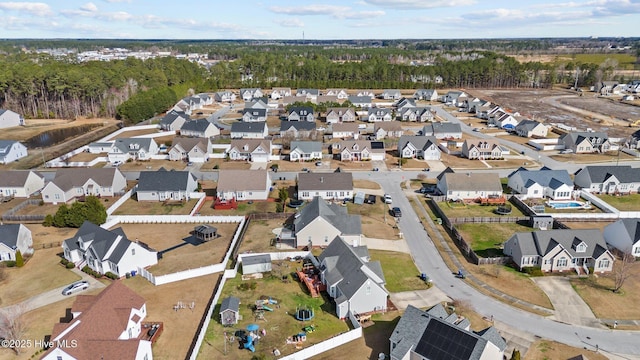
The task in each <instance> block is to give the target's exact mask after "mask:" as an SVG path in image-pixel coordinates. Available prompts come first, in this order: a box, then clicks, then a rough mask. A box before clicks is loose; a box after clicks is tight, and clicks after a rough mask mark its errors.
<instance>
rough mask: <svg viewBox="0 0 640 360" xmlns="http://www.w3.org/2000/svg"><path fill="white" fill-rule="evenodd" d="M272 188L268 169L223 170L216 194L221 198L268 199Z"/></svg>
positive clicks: (227, 199)
mask: <svg viewBox="0 0 640 360" xmlns="http://www.w3.org/2000/svg"><path fill="white" fill-rule="evenodd" d="M270 190H271V178H270V177H269V172H268V171H267V170H221V171H220V172H219V174H218V188H217V189H216V194H217V197H218V199H221V200H226V201H231V200H232V199H235V200H236V201H245V200H267V198H268V197H269V192H270Z"/></svg>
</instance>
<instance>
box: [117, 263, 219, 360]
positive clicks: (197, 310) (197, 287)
mask: <svg viewBox="0 0 640 360" xmlns="http://www.w3.org/2000/svg"><path fill="white" fill-rule="evenodd" d="M218 277H219V274H213V275H207V276H200V277H197V278H193V279H188V280H183V281H177V282H174V283H170V284H165V285H161V286H154V285H153V284H151V283H150V282H148V281H147V280H145V279H144V278H142V277H141V276H136V277H133V278H131V279H125V280H121V281H124V282H125V285H127V286H129V287H130V288H131V289H133V290H134V291H135V292H137V293H138V294H139V295H140V296H142V297H143V298H144V299H145V300H146V304H147V314H148V315H147V318H146V319H145V321H162V322H163V323H164V331H163V333H162V334H161V335H160V337H159V338H158V342H157V343H155V344H154V345H153V358H154V359H159V360H173V359H184V358H185V357H186V355H187V351H188V350H189V346H190V345H191V341H192V340H193V338H194V337H195V335H196V331H197V327H198V324H199V323H200V320H201V319H202V316H203V315H204V313H205V312H206V310H207V309H206V305H207V302H208V301H209V299H210V298H211V296H212V294H213V289H214V286H215V284H216V283H217V281H218ZM179 301H181V302H182V303H186V304H191V302H194V303H195V307H194V309H193V311H192V310H191V309H189V308H188V307H187V308H186V309H181V310H178V311H175V310H173V306H174V305H176V304H177V303H178V302H179Z"/></svg>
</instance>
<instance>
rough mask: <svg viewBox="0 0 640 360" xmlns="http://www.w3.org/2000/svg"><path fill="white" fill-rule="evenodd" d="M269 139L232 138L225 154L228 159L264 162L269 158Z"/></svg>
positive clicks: (270, 149) (270, 147) (270, 146)
mask: <svg viewBox="0 0 640 360" xmlns="http://www.w3.org/2000/svg"><path fill="white" fill-rule="evenodd" d="M272 148H273V146H272V144H271V140H265V139H232V140H231V145H230V146H229V150H227V154H228V155H229V159H230V160H246V161H250V162H260V163H266V162H269V161H270V160H271V152H272Z"/></svg>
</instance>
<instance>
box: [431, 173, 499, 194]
mask: <svg viewBox="0 0 640 360" xmlns="http://www.w3.org/2000/svg"><path fill="white" fill-rule="evenodd" d="M442 181H445V183H446V184H447V190H453V191H461V190H462V191H464V190H468V191H502V183H501V182H500V175H498V173H445V175H444V177H443V179H442Z"/></svg>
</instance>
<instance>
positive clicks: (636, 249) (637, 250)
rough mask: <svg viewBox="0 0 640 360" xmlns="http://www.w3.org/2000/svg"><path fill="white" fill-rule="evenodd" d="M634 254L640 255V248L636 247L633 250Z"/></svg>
mask: <svg viewBox="0 0 640 360" xmlns="http://www.w3.org/2000/svg"><path fill="white" fill-rule="evenodd" d="M633 254H634V255H635V254H640V246H636V247H635V248H633Z"/></svg>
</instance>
